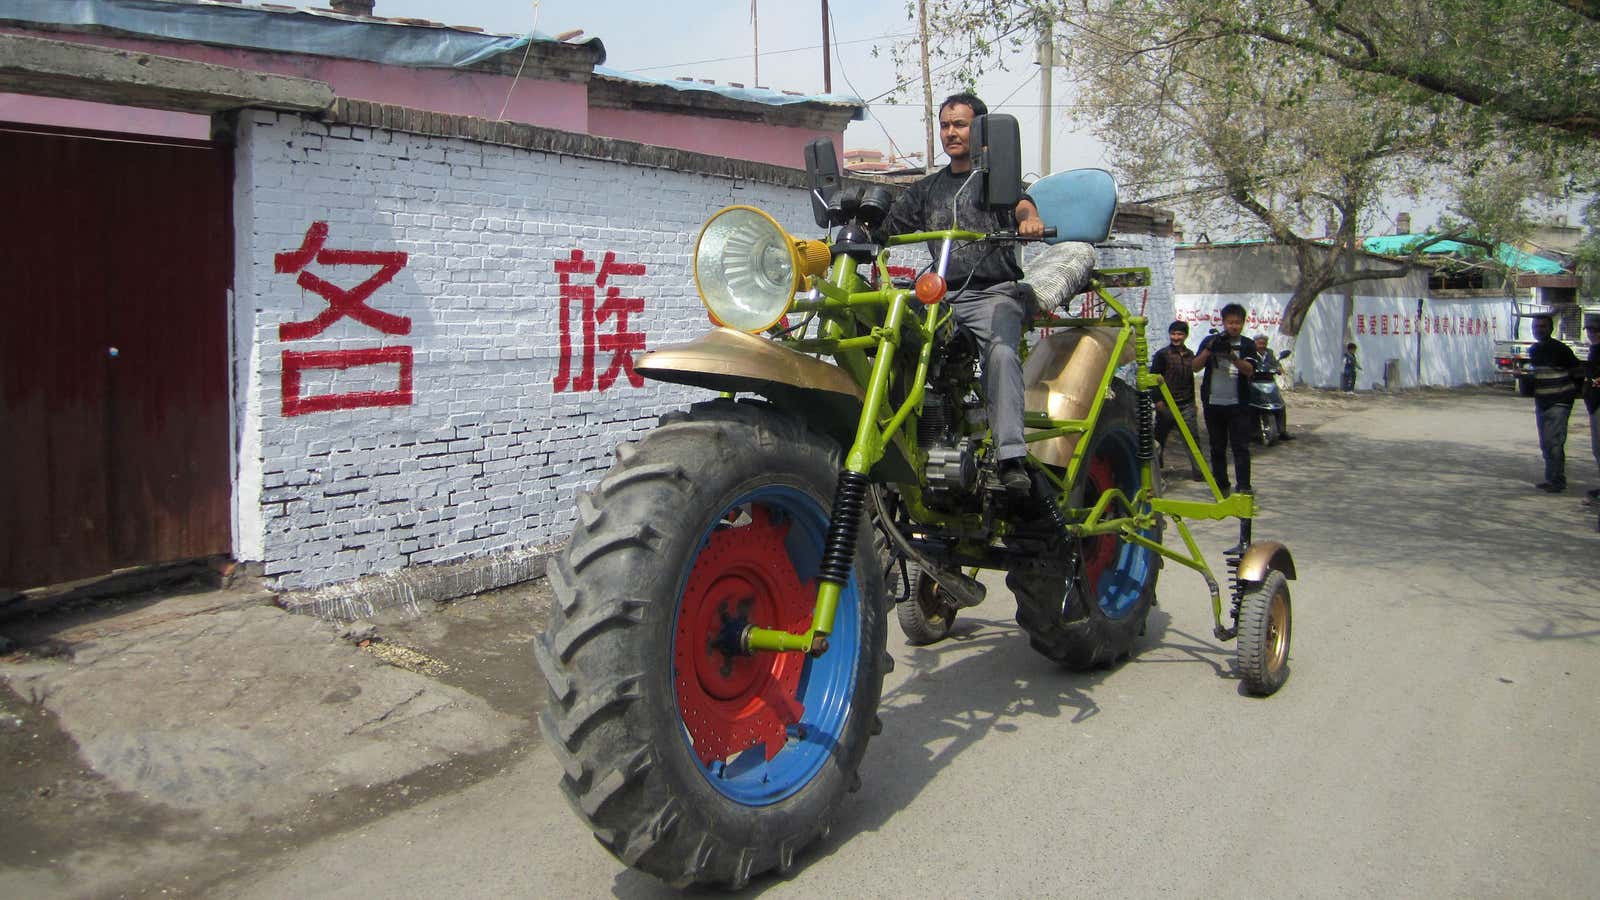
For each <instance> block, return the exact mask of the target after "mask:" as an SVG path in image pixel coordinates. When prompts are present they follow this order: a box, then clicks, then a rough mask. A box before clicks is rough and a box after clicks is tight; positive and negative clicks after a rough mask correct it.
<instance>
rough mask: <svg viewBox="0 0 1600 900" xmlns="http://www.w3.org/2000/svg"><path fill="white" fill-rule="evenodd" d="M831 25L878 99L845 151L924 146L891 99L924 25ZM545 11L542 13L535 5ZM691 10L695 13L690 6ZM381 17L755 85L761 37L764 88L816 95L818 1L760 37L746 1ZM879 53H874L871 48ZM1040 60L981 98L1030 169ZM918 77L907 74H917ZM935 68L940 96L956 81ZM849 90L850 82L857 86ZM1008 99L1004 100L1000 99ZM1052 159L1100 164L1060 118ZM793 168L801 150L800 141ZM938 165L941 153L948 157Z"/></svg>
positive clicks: (898, 20) (883, 1)
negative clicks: (1015, 130) (1018, 143)
mask: <svg viewBox="0 0 1600 900" xmlns="http://www.w3.org/2000/svg"><path fill="white" fill-rule="evenodd" d="M829 7H830V8H831V10H832V16H833V27H832V29H831V31H832V33H831V34H830V38H831V40H832V42H833V43H834V46H835V53H834V55H833V89H834V92H835V93H842V94H851V95H854V96H857V97H860V98H861V99H864V100H869V101H871V113H870V115H871V119H870V120H869V121H865V122H855V123H852V124H851V125H850V127H849V129H848V130H847V131H846V133H845V148H846V149H858V148H860V149H873V150H883V151H886V152H887V151H889V150H890V138H891V137H892V138H893V141H894V142H895V144H897V145H898V147H899V149H900V150H901V151H903V152H905V153H912V152H916V151H920V150H921V149H922V147H923V144H924V138H923V128H922V115H921V108H920V96H921V94H920V89H918V88H915V87H914V88H913V92H912V93H911V94H909V95H908V94H905V93H902V94H901V97H900V99H901V101H902V103H901V105H892V104H889V103H887V102H886V100H885V99H883V95H885V94H888V93H889V92H891V91H892V90H893V89H894V87H895V84H896V83H897V77H896V72H895V69H894V65H893V63H892V62H891V61H890V60H889V52H888V51H889V47H890V45H892V44H893V43H894V42H896V41H901V42H904V41H907V40H910V39H911V38H912V36H913V35H914V32H915V26H916V23H915V21H914V20H912V19H908V18H907V14H906V8H905V3H904V2H903V0H830V3H829ZM536 9H537V13H536ZM687 10H693V12H692V13H691V12H688V11H687ZM375 11H376V13H377V14H378V15H380V16H413V17H417V18H424V19H432V20H434V21H437V22H443V23H445V24H447V25H476V26H479V27H482V28H485V29H488V30H489V31H493V32H498V33H502V34H524V33H526V32H527V31H528V30H529V29H530V28H533V27H535V16H536V15H537V28H538V30H539V31H541V32H543V33H545V34H549V35H555V34H559V33H561V32H564V31H568V30H571V29H575V28H581V29H583V30H584V37H586V38H590V37H595V38H599V39H600V40H601V41H602V42H603V43H604V44H605V46H606V55H607V57H606V65H607V66H609V67H611V68H614V69H621V70H623V71H627V72H635V73H638V74H641V75H648V76H652V77H658V78H676V77H678V76H690V77H694V78H712V79H715V80H716V81H718V82H722V83H727V82H739V83H742V84H746V85H749V84H754V83H755V75H756V66H757V58H756V56H755V53H754V46H755V43H756V39H757V38H759V45H760V50H761V52H760V57H759V65H760V74H761V84H762V85H763V86H766V87H771V88H774V89H779V90H791V91H799V92H802V93H808V94H812V93H815V94H820V93H822V89H823V75H822V50H821V45H822V4H821V2H820V0H812V2H798V3H797V2H789V3H774V2H772V0H762V2H761V3H760V7H759V11H760V12H759V22H760V33H759V35H756V34H754V33H753V29H752V27H751V24H750V0H696V2H694V3H684V2H670V0H653V2H643V0H542V2H539V3H534V2H532V0H456V2H450V0H377V8H376V10H375ZM875 48H876V49H877V50H878V51H879V54H878V55H877V56H874V54H873V51H874V49H875ZM1037 73H1038V67H1037V66H1035V65H1034V64H1033V63H1032V62H1031V61H1028V60H1017V61H1016V62H1015V63H1014V64H1012V65H1010V71H997V72H995V73H993V74H992V75H990V76H988V77H986V78H985V79H984V80H983V81H982V82H980V84H979V95H980V96H982V97H983V98H984V100H985V101H987V102H988V103H989V104H990V107H991V108H993V109H995V110H996V111H1004V112H1008V113H1011V114H1012V115H1015V116H1016V117H1017V119H1018V121H1019V123H1020V124H1021V126H1022V135H1023V143H1024V148H1025V149H1024V153H1023V165H1024V168H1025V170H1027V171H1028V172H1029V173H1030V174H1034V173H1037V171H1038V168H1039V164H1038V160H1039V122H1040V116H1039V79H1038V74H1037ZM913 74H915V73H911V72H908V73H904V75H903V76H901V77H909V76H911V75H913ZM938 78H939V76H938V75H937V74H936V75H935V79H936V82H935V85H934V101H935V102H938V101H939V100H940V99H942V98H943V97H944V95H945V94H948V93H950V92H951V91H952V90H954V89H955V86H954V84H953V83H951V82H950V81H948V80H944V81H939V80H937V79H938ZM852 86H853V87H852ZM1007 97H1009V98H1010V99H1009V101H1007V102H1006V103H1004V104H1003V105H1002V104H1001V101H1002V100H1006V98H1007ZM1070 100H1071V95H1070V85H1068V84H1067V82H1066V80H1065V79H1064V78H1063V77H1061V76H1060V75H1057V77H1056V79H1055V103H1056V104H1058V105H1059V104H1062V103H1066V102H1070ZM1051 140H1052V151H1051V161H1052V162H1053V163H1054V168H1056V169H1066V168H1076V167H1079V166H1097V165H1102V164H1103V160H1102V159H1101V148H1100V144H1099V142H1098V141H1096V140H1094V139H1093V138H1092V137H1090V136H1088V135H1077V134H1074V133H1073V128H1072V123H1071V122H1070V121H1069V120H1068V119H1067V118H1066V117H1065V116H1064V115H1062V116H1058V119H1057V122H1056V125H1055V128H1054V130H1053V132H1052V138H1051ZM795 153H796V165H798V164H799V153H800V150H799V148H796V150H795ZM940 161H941V162H942V161H943V157H942V155H941V157H940Z"/></svg>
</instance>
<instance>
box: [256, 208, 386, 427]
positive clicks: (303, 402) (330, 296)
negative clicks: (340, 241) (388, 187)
mask: <svg viewBox="0 0 1600 900" xmlns="http://www.w3.org/2000/svg"><path fill="white" fill-rule="evenodd" d="M327 240H328V223H327V222H313V223H311V227H309V228H307V229H306V233H305V237H304V239H303V240H302V241H301V244H300V248H299V249H298V250H289V251H285V252H283V253H279V254H276V255H275V256H274V257H273V269H274V270H275V271H276V272H277V273H278V274H280V275H290V274H298V277H297V278H296V279H295V283H296V284H298V285H300V287H301V288H303V289H305V290H307V291H310V292H311V293H313V294H316V295H317V296H318V297H321V298H322V299H323V300H324V301H326V302H327V304H328V307H327V308H326V309H324V310H322V311H321V312H320V313H318V314H317V315H315V316H313V317H312V318H310V319H307V320H305V321H303V322H284V323H283V324H281V325H279V326H278V339H279V340H282V341H300V340H305V339H307V338H312V337H316V336H317V335H319V334H321V333H322V332H324V331H326V330H327V329H328V327H329V326H331V325H332V324H333V323H335V322H337V321H339V320H340V319H343V318H349V319H352V320H354V321H356V322H359V323H361V324H362V325H365V326H367V327H369V328H371V329H373V330H375V331H377V332H379V333H381V334H393V335H406V334H410V333H411V319H410V318H409V317H407V316H397V315H395V314H393V313H388V312H384V311H383V310H381V309H376V308H374V307H372V306H370V305H368V303H367V301H368V300H370V299H372V295H373V294H375V293H377V291H378V288H381V287H383V286H384V285H386V284H388V283H389V282H390V280H392V279H393V278H394V276H395V274H396V273H398V272H399V271H400V270H401V269H403V268H405V266H406V261H407V259H408V257H407V255H406V254H405V253H402V252H398V251H374V250H329V249H327V248H326V247H325V246H324V245H325V244H326V243H327ZM313 262H315V263H316V264H317V265H319V266H326V267H329V268H332V267H335V266H376V267H377V271H375V272H373V273H372V274H371V275H369V276H368V277H367V278H366V280H364V281H362V282H361V283H360V284H357V285H356V286H355V287H351V288H342V287H339V286H338V285H336V284H333V283H332V282H329V281H326V280H324V279H322V278H320V277H318V276H316V275H313V274H311V272H309V271H307V270H306V267H307V266H309V265H310V264H311V263H313ZM386 365H395V366H398V367H399V368H398V373H397V378H396V387H395V388H394V389H392V390H382V391H349V392H345V393H334V394H316V395H312V396H306V395H305V394H303V393H302V386H301V380H302V377H303V374H304V373H305V372H306V371H315V370H329V371H345V370H348V369H353V368H360V367H365V366H386ZM411 379H412V354H411V348H410V347H405V346H401V347H361V348H353V349H343V350H319V351H310V352H301V351H294V350H285V351H284V352H283V414H284V415H285V416H298V415H304V414H305V413H312V412H323V411H326V410H332V409H357V408H360V407H370V406H408V405H410V403H411V399H412V395H411Z"/></svg>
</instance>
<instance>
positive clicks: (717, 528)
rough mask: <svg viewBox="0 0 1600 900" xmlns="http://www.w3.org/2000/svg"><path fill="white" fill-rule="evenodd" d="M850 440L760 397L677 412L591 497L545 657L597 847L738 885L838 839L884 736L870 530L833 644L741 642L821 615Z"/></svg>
mask: <svg viewBox="0 0 1600 900" xmlns="http://www.w3.org/2000/svg"><path fill="white" fill-rule="evenodd" d="M839 466H840V461H839V451H838V447H837V446H836V445H835V444H834V443H833V442H831V441H829V440H827V439H826V438H822V437H819V436H817V435H816V434H814V433H812V432H810V431H808V430H807V429H806V428H805V427H804V426H803V425H802V424H801V423H800V422H799V421H797V420H795V419H793V418H790V417H788V416H786V415H783V414H781V413H779V412H776V411H774V410H773V409H771V408H769V407H767V406H765V405H764V404H761V403H759V402H739V403H735V402H733V401H730V400H717V401H712V402H710V403H702V404H697V405H696V406H694V407H693V408H692V409H691V410H690V411H688V412H687V413H681V412H680V413H674V414H670V415H668V416H665V417H663V418H662V420H661V425H660V427H658V428H657V429H655V430H654V431H652V432H650V433H649V434H648V435H647V436H645V438H644V439H643V440H642V441H640V442H638V443H637V444H631V445H623V446H621V447H619V448H618V449H617V461H616V464H615V465H614V466H613V467H612V469H611V471H610V472H608V473H607V474H606V476H605V478H604V479H602V480H601V482H600V485H599V487H598V488H597V489H596V490H595V491H594V492H593V493H592V494H587V495H585V496H583V497H580V498H579V500H578V521H577V523H576V525H575V526H574V528H573V533H572V538H571V540H570V542H569V543H568V546H567V550H566V552H565V553H564V554H562V555H561V557H560V558H559V559H558V560H557V561H556V563H555V564H554V565H553V566H552V568H551V571H550V584H551V588H552V591H553V592H554V595H555V600H556V604H555V609H554V610H553V611H552V615H551V620H550V625H549V628H548V630H547V631H546V632H545V633H544V634H543V635H541V636H540V637H539V638H538V639H537V640H536V641H535V655H536V657H537V659H538V662H539V666H540V668H541V669H542V670H543V672H544V676H545V678H546V680H547V681H548V682H549V688H550V702H549V705H548V707H547V709H546V710H545V711H544V712H543V713H542V714H541V715H540V725H541V726H542V728H543V730H544V733H545V735H546V737H547V739H548V743H549V745H550V747H551V748H552V749H553V750H554V752H555V754H556V755H557V756H558V757H559V758H560V760H561V764H562V767H563V768H564V769H565V775H564V776H563V778H562V780H561V786H562V788H563V790H564V792H565V793H566V795H567V798H568V800H570V801H571V803H572V806H573V808H574V809H575V810H576V811H577V812H578V814H579V815H580V816H582V817H583V819H584V820H585V821H586V822H587V823H588V825H589V827H590V828H591V829H592V830H593V831H594V835H595V837H596V838H597V839H598V840H599V841H600V843H601V844H602V845H603V846H605V847H606V849H608V850H610V851H611V853H613V854H614V855H615V856H616V857H617V858H618V859H619V860H621V861H622V862H624V863H626V864H627V865H630V866H633V867H636V868H638V869H641V870H643V871H646V872H649V873H650V874H652V875H655V876H656V877H658V878H661V879H662V880H664V881H667V882H669V883H670V884H673V885H676V886H686V885H690V884H696V883H712V884H718V885H723V886H728V887H734V888H737V887H741V886H743V885H744V884H746V883H747V882H748V881H749V880H750V879H751V878H752V877H753V876H755V875H758V874H760V873H763V872H766V871H768V870H770V869H777V870H779V871H780V872H781V871H787V870H788V869H789V868H790V867H791V866H792V865H793V864H794V858H795V854H796V853H797V852H799V851H800V850H801V849H802V848H804V847H805V846H807V845H808V844H810V843H811V842H813V841H815V840H816V839H817V838H819V837H821V836H823V835H825V834H826V833H827V831H828V829H829V827H830V824H831V820H832V817H833V816H834V815H835V814H836V813H837V812H838V810H839V806H840V801H841V800H842V798H843V796H844V794H845V793H846V792H848V791H851V790H854V789H855V788H856V787H858V786H859V784H860V778H859V775H858V774H857V770H858V768H859V766H860V764H861V758H862V755H863V754H864V753H865V751H866V748H867V741H868V739H869V738H870V737H871V735H872V734H874V733H875V732H876V730H877V729H878V727H879V726H878V725H877V722H878V719H877V706H878V698H879V694H880V692H881V690H882V687H883V674H884V672H885V670H886V668H887V667H888V666H889V664H890V663H889V660H888V657H887V655H886V654H885V652H884V639H885V630H886V626H887V622H886V612H887V611H886V609H885V605H886V604H885V603H884V600H883V598H882V596H881V590H882V589H881V580H882V577H881V572H880V571H879V569H878V567H877V560H876V559H875V556H874V554H873V553H872V539H871V537H870V535H871V530H870V527H869V525H868V524H867V523H866V522H865V521H863V522H862V525H861V532H860V537H859V539H858V541H857V544H856V548H855V558H854V563H853V572H852V575H851V580H850V582H849V583H848V584H847V585H845V587H844V590H843V593H842V596H841V598H840V602H839V607H838V612H837V615H836V618H835V621H834V631H833V633H832V635H830V637H829V643H830V646H829V648H828V650H827V651H826V652H825V653H823V654H822V655H820V656H817V657H811V656H808V655H805V654H799V653H756V654H753V655H741V654H737V653H731V654H730V653H727V652H725V651H724V650H723V649H722V648H725V647H727V646H729V643H728V641H727V636H728V635H729V634H730V633H731V634H737V633H738V632H739V631H741V630H742V627H743V626H744V625H745V624H751V625H758V626H763V627H767V628H783V629H786V630H790V631H804V630H806V629H807V628H809V627H810V624H811V616H812V611H813V606H814V604H815V599H816V580H815V579H816V576H817V573H818V571H819V565H820V564H821V560H822V557H823V549H824V544H825V536H826V534H827V531H828V518H829V510H830V508H831V506H832V503H833V497H834V486H835V482H836V481H837V477H838V471H839Z"/></svg>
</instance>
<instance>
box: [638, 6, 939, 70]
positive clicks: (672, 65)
mask: <svg viewBox="0 0 1600 900" xmlns="http://www.w3.org/2000/svg"><path fill="white" fill-rule="evenodd" d="M828 18H830V19H832V18H833V14H832V11H831V10H830V11H829V14H828ZM910 34H911V33H910V32H909V31H908V32H902V33H900V34H880V35H878V36H876V37H869V38H857V39H855V40H852V41H839V40H835V41H834V42H833V46H834V49H835V50H837V49H838V48H839V47H841V46H843V45H845V44H865V43H868V42H870V41H881V40H884V39H887V38H901V37H909V36H910ZM821 48H822V45H821V44H812V45H810V46H809V47H793V48H791V49H788V50H768V51H767V52H766V53H764V54H762V55H763V56H779V55H782V54H784V53H806V52H809V51H812V50H819V49H821ZM753 55H754V54H750V53H744V54H740V55H738V56H719V57H716V58H715V59H697V60H693V61H691V62H681V63H666V64H664V65H659V66H640V67H639V68H637V69H623V70H622V71H624V72H654V71H656V70H657V69H681V68H686V67H688V66H702V65H706V64H708V63H720V62H738V61H740V60H745V59H749V58H750V57H751V56H753Z"/></svg>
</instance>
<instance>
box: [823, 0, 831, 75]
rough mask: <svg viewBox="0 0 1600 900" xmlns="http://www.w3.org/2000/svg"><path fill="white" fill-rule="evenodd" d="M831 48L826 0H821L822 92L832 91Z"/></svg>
mask: <svg viewBox="0 0 1600 900" xmlns="http://www.w3.org/2000/svg"><path fill="white" fill-rule="evenodd" d="M832 63H833V49H832V47H831V46H829V42H828V0H822V92H823V93H824V94H831V93H833V66H832Z"/></svg>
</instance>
